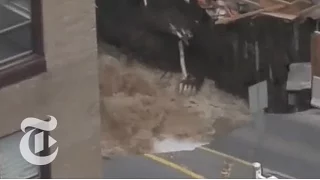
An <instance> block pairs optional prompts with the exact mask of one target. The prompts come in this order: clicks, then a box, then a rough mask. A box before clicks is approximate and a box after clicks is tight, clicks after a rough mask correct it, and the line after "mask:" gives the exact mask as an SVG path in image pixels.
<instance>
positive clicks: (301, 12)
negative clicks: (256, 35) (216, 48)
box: [198, 0, 320, 24]
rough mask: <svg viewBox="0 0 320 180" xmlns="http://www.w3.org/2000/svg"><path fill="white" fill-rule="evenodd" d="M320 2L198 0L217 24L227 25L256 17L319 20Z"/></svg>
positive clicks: (291, 0) (302, 0)
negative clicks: (309, 18)
mask: <svg viewBox="0 0 320 180" xmlns="http://www.w3.org/2000/svg"><path fill="white" fill-rule="evenodd" d="M319 2H320V1H318V0H317V1H316V0H313V1H310V0H261V1H257V0H240V1H235V0H198V3H199V5H200V7H202V8H203V9H205V10H206V12H207V13H208V14H209V16H210V17H212V18H213V19H214V20H217V21H216V24H227V23H231V22H233V21H236V20H238V19H242V18H245V17H251V16H255V15H266V16H274V17H277V18H282V19H287V20H295V19H304V18H306V17H311V18H313V19H318V18H320V10H319V9H320V8H319V7H320V4H319ZM243 6H246V7H247V8H243ZM243 9H245V10H244V11H243Z"/></svg>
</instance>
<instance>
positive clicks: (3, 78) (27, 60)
mask: <svg viewBox="0 0 320 180" xmlns="http://www.w3.org/2000/svg"><path fill="white" fill-rule="evenodd" d="M42 25H43V24H42V0H31V38H32V42H31V43H32V51H33V52H32V54H29V55H26V56H23V57H19V58H18V59H16V60H15V61H14V62H13V63H12V64H11V63H10V64H9V66H8V67H7V68H4V69H0V90H1V88H3V87H5V86H9V85H12V84H15V83H18V82H20V81H22V80H26V79H29V78H32V77H34V76H36V75H39V74H40V73H43V72H46V71H47V67H46V61H45V58H44V44H43V26H42Z"/></svg>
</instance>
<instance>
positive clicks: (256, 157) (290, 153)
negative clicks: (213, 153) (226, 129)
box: [208, 110, 320, 178]
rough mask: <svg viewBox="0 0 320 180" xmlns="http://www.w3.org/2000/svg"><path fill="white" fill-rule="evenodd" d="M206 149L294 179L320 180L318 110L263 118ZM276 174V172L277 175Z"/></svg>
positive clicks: (319, 117) (319, 125) (319, 111)
mask: <svg viewBox="0 0 320 180" xmlns="http://www.w3.org/2000/svg"><path fill="white" fill-rule="evenodd" d="M262 122H263V124H264V125H263V126H264V128H263V130H262V131H261V129H260V130H259V131H258V130H256V128H255V127H257V126H255V124H252V125H249V126H247V127H244V128H241V129H238V130H236V131H234V132H233V133H231V134H230V135H229V136H227V137H222V138H220V139H218V140H216V141H214V142H213V143H211V144H210V145H209V146H208V147H210V148H213V149H216V150H218V151H222V152H224V153H226V154H229V155H233V156H235V157H238V158H241V159H244V160H246V161H249V162H253V161H257V162H260V163H261V164H262V165H264V167H266V168H268V169H272V170H275V171H277V172H281V173H283V174H287V175H290V176H293V177H296V178H320V171H319V167H320V110H309V111H306V112H300V113H296V114H290V115H266V117H265V119H264V121H262ZM278 174H279V173H278Z"/></svg>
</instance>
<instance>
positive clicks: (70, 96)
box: [0, 0, 102, 178]
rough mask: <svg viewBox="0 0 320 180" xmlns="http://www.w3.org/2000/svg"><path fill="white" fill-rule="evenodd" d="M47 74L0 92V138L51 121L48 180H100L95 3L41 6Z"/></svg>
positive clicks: (69, 0)
mask: <svg viewBox="0 0 320 180" xmlns="http://www.w3.org/2000/svg"><path fill="white" fill-rule="evenodd" d="M42 7H43V30H44V44H45V56H46V60H47V67H48V72H47V73H44V74H41V75H39V76H37V77H34V78H32V79H29V80H25V81H23V82H21V83H18V84H15V85H12V86H8V87H5V88H3V89H1V90H0V114H1V117H0V137H1V136H4V135H8V134H10V133H12V132H14V131H17V130H19V129H20V123H21V121H22V120H23V119H24V118H26V117H37V118H44V117H45V116H46V115H52V116H55V117H56V118H57V120H58V127H57V128H56V129H55V130H54V131H53V132H51V136H52V137H53V138H54V139H56V140H57V141H58V146H59V153H58V156H57V158H56V159H55V161H54V162H53V163H52V176H53V178H100V177H101V175H102V174H101V156H100V143H99V140H100V113H99V103H98V102H99V89H98V73H97V67H98V62H97V61H98V60H97V43H96V32H95V6H94V0H63V1H57V0H43V1H42Z"/></svg>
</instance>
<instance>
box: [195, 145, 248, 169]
mask: <svg viewBox="0 0 320 180" xmlns="http://www.w3.org/2000/svg"><path fill="white" fill-rule="evenodd" d="M198 149H202V150H204V151H207V152H209V153H212V154H215V155H219V156H223V157H225V158H228V159H231V160H233V161H235V162H238V163H241V164H244V165H247V166H252V163H250V162H248V161H245V160H242V159H239V158H236V157H234V156H230V155H228V154H224V153H222V152H219V151H216V150H213V149H209V148H206V147H198Z"/></svg>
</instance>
